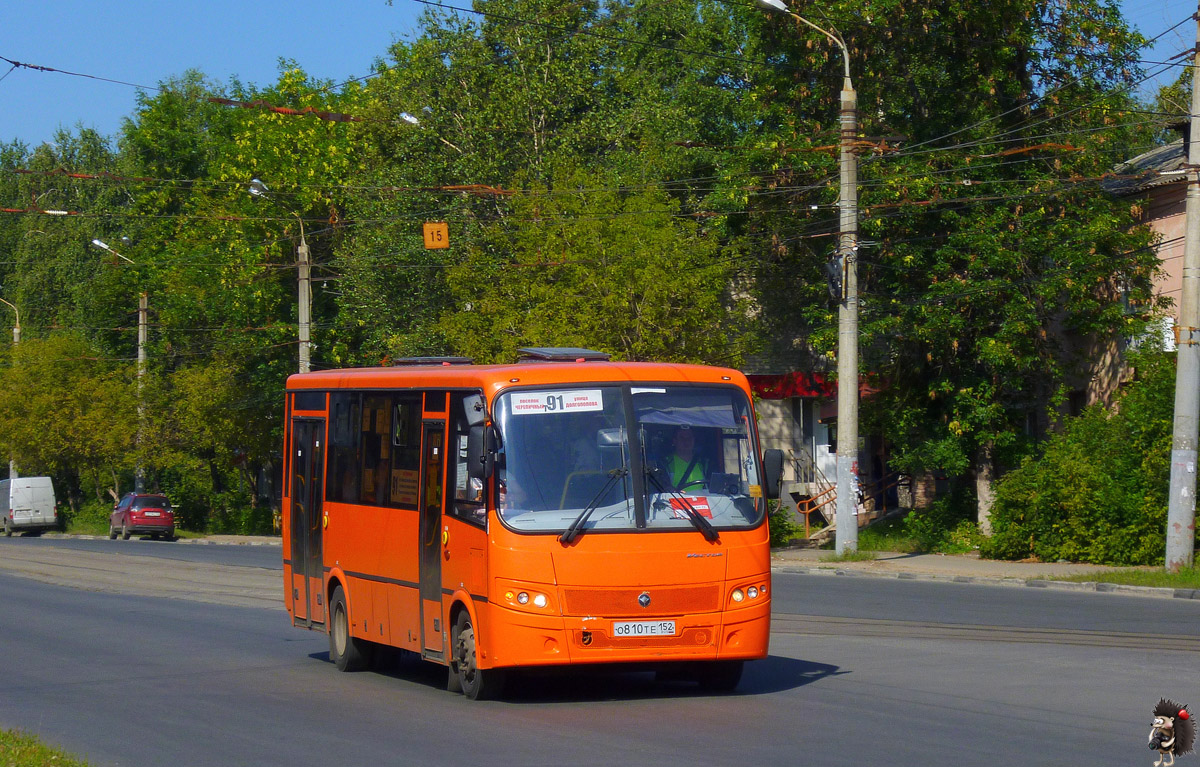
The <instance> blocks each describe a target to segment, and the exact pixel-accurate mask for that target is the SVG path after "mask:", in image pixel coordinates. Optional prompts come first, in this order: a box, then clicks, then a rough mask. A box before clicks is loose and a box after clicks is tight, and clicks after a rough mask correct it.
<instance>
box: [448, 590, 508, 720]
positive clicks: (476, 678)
mask: <svg viewBox="0 0 1200 767" xmlns="http://www.w3.org/2000/svg"><path fill="white" fill-rule="evenodd" d="M453 652H454V656H453V659H452V660H451V664H452V665H451V672H452V673H456V674H457V675H458V686H459V687H460V688H461V689H462V693H463V695H466V696H467V698H469V699H470V700H488V699H490V698H495V697H497V696H498V695H500V693H501V692H502V691H503V689H504V670H503V669H495V668H489V669H483V668H479V666H478V664H477V657H478V656H477V655H476V640H475V627H474V626H473V625H471V616H470V614H469V613H467V611H466V610H463V611H462V612H460V613H459V614H458V620H456V621H455V622H454V647H453Z"/></svg>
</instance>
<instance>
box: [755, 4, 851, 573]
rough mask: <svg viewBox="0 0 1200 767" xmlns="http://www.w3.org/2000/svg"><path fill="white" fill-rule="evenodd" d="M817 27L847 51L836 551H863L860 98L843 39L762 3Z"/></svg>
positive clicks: (841, 170) (784, 8)
mask: <svg viewBox="0 0 1200 767" xmlns="http://www.w3.org/2000/svg"><path fill="white" fill-rule="evenodd" d="M760 2H761V3H762V4H763V5H765V6H767V7H768V8H770V9H772V10H775V11H779V12H781V13H786V14H787V15H788V16H791V17H792V18H793V19H795V20H796V21H798V22H800V23H802V24H805V25H806V26H809V27H811V28H812V29H815V30H816V31H818V32H820V33H821V34H823V35H825V37H827V38H829V40H830V41H832V42H833V43H835V44H836V45H837V46H838V48H840V49H841V51H842V68H843V77H842V92H841V118H840V127H841V138H840V142H839V144H840V148H841V151H840V155H839V158H838V165H839V176H840V184H839V187H838V227H839V230H840V235H839V237H838V261H839V263H840V264H841V267H842V297H841V298H842V300H841V302H840V304H839V305H838V351H837V359H838V389H837V403H838V418H837V430H838V435H837V505H836V512H835V516H834V522H835V525H836V535H837V537H836V543H835V547H836V551H837V553H838V554H844V553H846V552H848V551H856V550H857V549H858V513H857V509H858V263H857V259H858V156H857V155H856V154H855V146H854V143H855V141H856V139H857V137H858V94H857V93H856V92H855V90H854V82H853V81H852V80H851V78H850V51H849V50H848V49H847V48H846V43H845V41H844V40H842V38H841V35H838V34H836V30H834V32H828V31H826V30H824V29H822V28H821V27H818V26H817V25H816V24H813V23H812V22H811V21H809V20H808V19H806V18H804V17H803V16H800V15H799V14H796V13H793V12H792V11H791V10H790V9H789V8H788V6H787V4H786V3H784V1H783V0H760Z"/></svg>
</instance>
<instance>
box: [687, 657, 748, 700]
mask: <svg viewBox="0 0 1200 767" xmlns="http://www.w3.org/2000/svg"><path fill="white" fill-rule="evenodd" d="M744 666H745V663H744V662H743V661H740V660H714V661H708V662H706V663H703V664H701V666H700V668H699V669H698V670H697V672H696V681H698V682H699V683H700V689H702V690H707V691H709V692H733V691H734V690H735V689H737V686H738V682H740V681H742V668H743V667H744Z"/></svg>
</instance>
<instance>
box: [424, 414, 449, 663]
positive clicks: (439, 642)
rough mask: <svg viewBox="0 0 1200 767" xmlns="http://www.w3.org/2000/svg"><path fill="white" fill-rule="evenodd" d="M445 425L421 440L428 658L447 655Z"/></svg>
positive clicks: (430, 426) (428, 428) (428, 427)
mask: <svg viewBox="0 0 1200 767" xmlns="http://www.w3.org/2000/svg"><path fill="white" fill-rule="evenodd" d="M445 443H446V424H445V422H443V421H426V422H425V428H424V434H423V439H422V440H421V444H422V445H423V448H422V455H421V525H420V536H421V542H420V546H421V550H420V562H421V637H422V639H421V649H422V653H421V654H422V655H423V656H424V657H426V658H437V659H442V658H444V657H445V654H446V647H445V641H444V639H443V626H442V535H441V530H442V488H443V487H444V476H445V464H446V462H445V455H446V444H445Z"/></svg>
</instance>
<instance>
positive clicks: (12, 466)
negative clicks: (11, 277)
mask: <svg viewBox="0 0 1200 767" xmlns="http://www.w3.org/2000/svg"><path fill="white" fill-rule="evenodd" d="M0 301H4V299H3V298H0ZM4 304H5V305H6V306H8V307H9V308H10V309H12V310H13V313H14V314H16V315H17V321H16V324H15V325H13V346H14V347H15V346H17V344H19V343H21V310H20V309H18V308H17V306H16V304H10V303H9V302H8V301H4ZM8 478H9V479H16V478H17V462H16V461H14V460H13V459H12V458H11V457H9V459H8Z"/></svg>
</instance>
